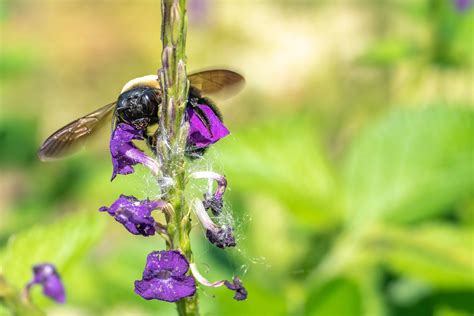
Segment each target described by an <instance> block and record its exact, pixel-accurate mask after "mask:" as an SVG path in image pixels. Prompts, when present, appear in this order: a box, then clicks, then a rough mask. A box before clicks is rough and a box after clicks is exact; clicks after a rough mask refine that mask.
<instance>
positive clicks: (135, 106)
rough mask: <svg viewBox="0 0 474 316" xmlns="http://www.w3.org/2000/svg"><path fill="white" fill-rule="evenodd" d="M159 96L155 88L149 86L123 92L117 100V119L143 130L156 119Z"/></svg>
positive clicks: (159, 101)
mask: <svg viewBox="0 0 474 316" xmlns="http://www.w3.org/2000/svg"><path fill="white" fill-rule="evenodd" d="M160 103H161V98H160V96H159V95H158V94H157V90H155V89H153V88H149V87H137V88H134V89H131V90H128V91H125V92H123V93H122V94H121V95H120V96H119V98H118V100H117V110H116V111H117V112H116V114H117V117H118V119H119V121H122V122H125V123H128V124H131V125H133V126H134V127H135V128H137V129H141V130H144V129H146V128H147V127H148V125H150V124H153V123H156V122H157V120H158V116H157V114H158V107H159V105H160Z"/></svg>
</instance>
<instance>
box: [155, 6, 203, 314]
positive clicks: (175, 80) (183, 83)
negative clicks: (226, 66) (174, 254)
mask: <svg viewBox="0 0 474 316" xmlns="http://www.w3.org/2000/svg"><path fill="white" fill-rule="evenodd" d="M161 9H162V18H163V20H162V26H161V41H162V43H163V52H162V69H161V70H160V71H159V73H158V76H159V77H160V82H161V85H162V92H163V98H162V106H161V113H160V115H159V119H160V122H159V125H160V128H159V131H158V132H159V136H158V137H159V138H160V140H161V141H160V143H161V144H162V145H161V147H160V148H158V150H159V151H160V155H161V159H162V162H163V164H162V168H163V170H162V173H163V177H165V181H167V180H168V179H170V180H171V184H170V185H169V187H168V186H166V188H165V190H164V191H165V192H164V196H165V198H166V199H167V200H168V201H169V203H171V205H172V206H173V209H174V212H173V215H172V218H170V222H169V223H168V227H169V230H168V231H169V233H170V238H171V239H172V240H173V244H174V245H175V247H176V246H178V247H179V248H180V250H181V251H182V252H183V254H184V255H185V256H186V258H187V259H188V261H189V262H192V251H191V243H190V240H189V233H190V231H191V218H190V214H189V212H188V208H187V203H186V199H185V195H184V191H185V185H186V161H185V156H184V153H185V147H186V140H187V135H188V129H189V126H188V125H187V123H186V122H184V120H183V118H184V115H185V112H184V111H185V109H186V102H187V98H188V89H189V84H188V79H187V77H186V52H185V48H186V28H187V16H186V0H162V3H161ZM162 187H163V186H162ZM176 304H177V309H178V313H179V315H181V316H189V315H198V314H199V312H198V297H197V293H196V294H195V295H194V296H192V297H189V298H185V299H182V300H180V301H179V302H177V303H176Z"/></svg>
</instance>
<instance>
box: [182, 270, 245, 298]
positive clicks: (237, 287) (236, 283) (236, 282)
mask: <svg viewBox="0 0 474 316" xmlns="http://www.w3.org/2000/svg"><path fill="white" fill-rule="evenodd" d="M190 268H191V272H192V274H193V276H194V278H195V279H196V280H197V281H198V282H199V283H201V284H202V285H205V286H208V287H220V286H222V285H225V286H226V287H227V288H228V289H229V290H232V291H235V295H234V299H235V300H237V301H243V300H245V299H247V290H246V289H245V287H244V285H243V284H242V281H240V279H239V278H238V277H235V276H234V277H233V279H232V283H231V282H229V281H227V280H220V281H216V282H210V281H208V280H207V279H206V278H205V277H203V276H202V274H201V273H200V272H199V270H198V268H197V265H196V264H195V263H191V264H190Z"/></svg>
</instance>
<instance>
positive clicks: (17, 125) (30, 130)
mask: <svg viewBox="0 0 474 316" xmlns="http://www.w3.org/2000/svg"><path fill="white" fill-rule="evenodd" d="M36 128H37V124H36V122H35V121H33V120H31V119H24V118H19V117H11V118H1V119H0V165H19V166H23V165H30V164H32V163H33V162H34V161H35V160H36V150H37V148H36V147H37V144H36V140H35V137H34V136H35V135H36Z"/></svg>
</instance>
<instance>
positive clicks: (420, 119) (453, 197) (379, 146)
mask: <svg viewBox="0 0 474 316" xmlns="http://www.w3.org/2000/svg"><path fill="white" fill-rule="evenodd" d="M473 148H474V113H473V112H472V111H469V110H455V109H447V108H443V107H435V108H428V109H426V110H421V111H420V110H415V111H397V112H395V113H392V114H391V115H389V116H388V117H387V118H384V119H382V120H380V121H378V122H377V123H375V125H374V126H372V127H371V128H369V129H368V130H366V131H365V132H364V133H363V134H362V135H361V137H360V138H359V139H358V140H356V142H355V143H354V144H353V146H352V148H351V150H350V151H349V154H348V158H347V161H346V163H345V165H344V169H343V175H344V179H345V181H344V183H345V190H346V192H347V193H346V194H347V200H346V210H347V216H348V217H347V221H348V223H349V224H350V225H361V224H364V223H367V222H370V221H373V220H378V219H383V220H385V221H387V222H392V223H393V222H399V223H410V222H413V221H419V220H421V219H425V218H428V217H432V216H435V215H439V214H440V213H442V212H448V211H449V210H450V206H452V205H453V203H455V202H456V201H457V200H459V199H461V198H463V197H465V196H467V194H468V193H469V192H472V187H473V185H474V165H473V164H472V159H473Z"/></svg>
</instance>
